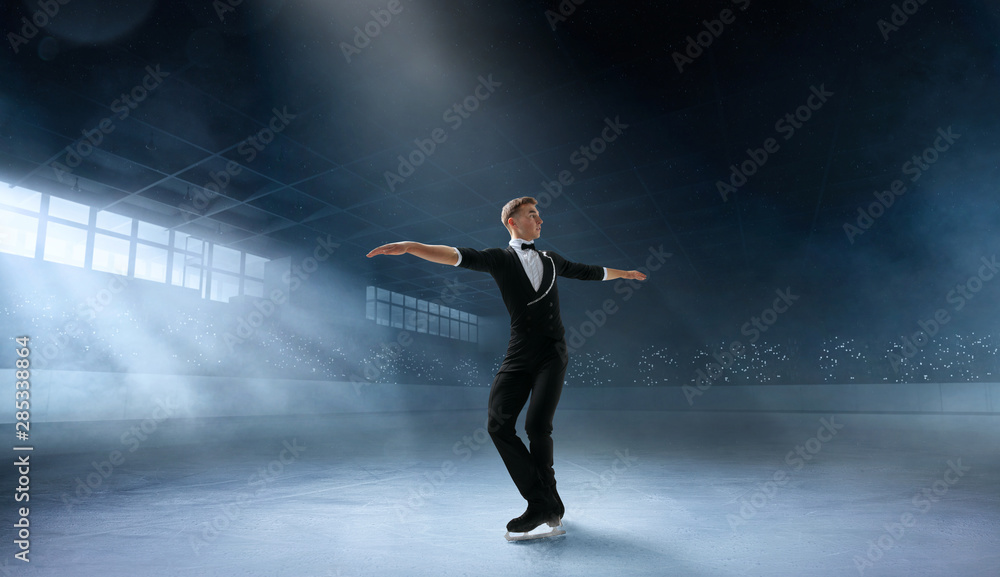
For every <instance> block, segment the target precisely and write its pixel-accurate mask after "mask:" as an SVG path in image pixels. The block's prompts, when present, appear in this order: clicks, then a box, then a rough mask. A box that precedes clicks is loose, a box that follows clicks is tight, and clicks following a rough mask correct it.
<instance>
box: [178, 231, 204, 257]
mask: <svg viewBox="0 0 1000 577" xmlns="http://www.w3.org/2000/svg"><path fill="white" fill-rule="evenodd" d="M204 245H205V241H203V240H201V239H200V238H195V237H193V236H191V235H189V234H187V233H186V232H178V231H174V248H176V249H177V250H184V251H187V252H193V253H198V254H202V250H203V249H204Z"/></svg>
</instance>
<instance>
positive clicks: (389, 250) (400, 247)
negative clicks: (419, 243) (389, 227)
mask: <svg viewBox="0 0 1000 577" xmlns="http://www.w3.org/2000/svg"><path fill="white" fill-rule="evenodd" d="M410 244H412V243H409V242H405V241H404V242H391V243H389V244H383V245H382V246H380V247H378V248H376V249H374V250H372V251H371V252H370V253H368V258H371V257H373V256H378V255H380V254H387V255H393V256H394V255H400V254H406V251H407V249H408V248H409V245H410Z"/></svg>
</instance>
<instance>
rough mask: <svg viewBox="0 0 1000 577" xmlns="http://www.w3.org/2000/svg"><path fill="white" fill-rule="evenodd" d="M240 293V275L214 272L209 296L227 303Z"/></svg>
mask: <svg viewBox="0 0 1000 577" xmlns="http://www.w3.org/2000/svg"><path fill="white" fill-rule="evenodd" d="M136 276H138V275H136ZM239 294H240V277H238V276H233V275H231V274H223V273H221V272H213V273H212V294H211V295H210V296H209V298H211V299H212V300H213V301H219V302H224V303H226V302H229V299H231V298H233V297H234V296H237V295H239Z"/></svg>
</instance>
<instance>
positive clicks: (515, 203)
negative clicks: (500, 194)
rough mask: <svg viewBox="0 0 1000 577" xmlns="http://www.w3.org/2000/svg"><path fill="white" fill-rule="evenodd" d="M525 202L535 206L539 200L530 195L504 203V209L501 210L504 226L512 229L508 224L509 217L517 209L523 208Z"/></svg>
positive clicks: (501, 220) (501, 219)
mask: <svg viewBox="0 0 1000 577" xmlns="http://www.w3.org/2000/svg"><path fill="white" fill-rule="evenodd" d="M525 204H530V205H532V206H534V205H536V204H538V201H537V200H535V199H533V198H531V197H530V196H522V197H521V198H515V199H514V200H512V201H510V202H508V203H507V204H505V205H503V210H501V211H500V222H502V223H503V226H504V228H506V229H507V230H510V226H508V225H507V219H509V218H510V217H512V216H514V214H515V213H516V212H517V209H519V208H521V206H522V205H525Z"/></svg>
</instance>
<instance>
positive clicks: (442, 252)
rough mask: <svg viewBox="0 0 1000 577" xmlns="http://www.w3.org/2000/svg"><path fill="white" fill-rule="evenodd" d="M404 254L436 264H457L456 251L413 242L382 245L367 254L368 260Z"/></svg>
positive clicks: (447, 247) (441, 246) (440, 245)
mask: <svg viewBox="0 0 1000 577" xmlns="http://www.w3.org/2000/svg"><path fill="white" fill-rule="evenodd" d="M406 253H410V254H412V255H413V256H415V257H419V258H422V259H424V260H429V261H431V262H436V263H438V264H450V265H455V264H458V250H457V249H455V248H452V247H450V246H445V245H442V244H421V243H419V242H413V241H403V242H393V243H389V244H383V245H382V246H380V247H378V248H376V249H375V250H373V251H371V252H370V253H368V258H371V257H373V256H376V255H380V254H388V255H397V254H406Z"/></svg>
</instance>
